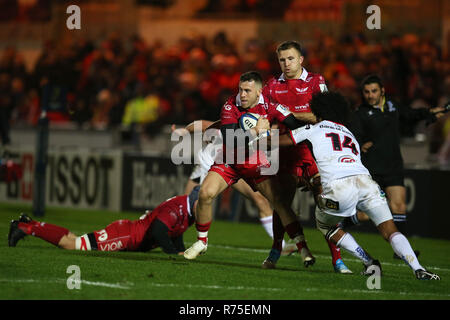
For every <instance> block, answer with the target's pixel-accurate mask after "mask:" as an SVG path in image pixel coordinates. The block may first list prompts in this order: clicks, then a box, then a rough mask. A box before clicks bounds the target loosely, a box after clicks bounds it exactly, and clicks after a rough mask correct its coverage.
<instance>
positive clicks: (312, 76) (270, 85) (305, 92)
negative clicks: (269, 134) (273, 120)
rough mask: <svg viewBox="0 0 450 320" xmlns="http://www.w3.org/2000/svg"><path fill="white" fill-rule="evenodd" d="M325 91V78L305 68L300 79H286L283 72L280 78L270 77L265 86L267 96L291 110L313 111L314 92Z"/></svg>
mask: <svg viewBox="0 0 450 320" xmlns="http://www.w3.org/2000/svg"><path fill="white" fill-rule="evenodd" d="M324 91H327V86H326V84H325V79H324V78H323V77H322V76H321V75H320V74H317V73H311V72H308V71H306V69H305V68H303V72H302V74H301V76H300V78H299V79H285V78H284V74H282V75H281V76H280V77H279V78H278V79H275V78H272V79H270V80H269V81H268V82H267V84H266V85H265V86H264V88H263V94H264V95H265V96H266V97H269V98H270V99H271V100H273V101H274V102H276V103H280V104H282V105H283V106H285V107H287V108H289V110H290V111H291V112H311V108H310V107H309V102H310V101H311V98H312V96H313V94H315V93H317V92H324Z"/></svg>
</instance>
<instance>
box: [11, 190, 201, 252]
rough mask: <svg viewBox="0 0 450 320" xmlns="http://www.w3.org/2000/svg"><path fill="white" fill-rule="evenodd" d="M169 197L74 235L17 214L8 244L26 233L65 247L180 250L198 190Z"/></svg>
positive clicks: (192, 216)
mask: <svg viewBox="0 0 450 320" xmlns="http://www.w3.org/2000/svg"><path fill="white" fill-rule="evenodd" d="M199 189H200V187H195V188H194V189H193V190H192V191H191V193H190V194H189V195H183V196H176V197H173V198H170V199H168V200H166V201H164V202H163V203H161V204H160V205H159V206H157V207H156V208H155V209H154V210H153V211H151V212H149V211H147V212H146V214H145V215H143V216H141V218H140V219H139V220H134V221H130V220H118V221H114V222H113V223H111V224H109V225H108V226H107V227H106V228H104V229H102V230H99V231H94V232H91V233H87V234H84V235H82V236H77V235H75V234H74V233H72V232H70V231H69V230H68V229H66V228H63V227H60V226H56V225H52V224H49V223H45V222H39V221H35V220H32V219H31V218H30V217H28V216H27V215H25V214H21V216H20V218H19V220H13V221H11V225H10V229H9V235H8V245H9V246H10V247H15V246H16V245H17V242H18V241H19V240H20V239H22V238H24V237H25V236H26V235H32V236H35V237H38V238H41V239H43V240H45V241H47V242H50V243H51V244H53V245H55V246H58V247H60V248H62V249H67V250H85V251H90V250H98V251H149V250H151V249H154V248H157V247H161V248H162V250H163V251H164V252H165V253H167V254H178V255H182V254H183V253H184V250H185V247H184V242H183V233H184V232H185V231H186V230H187V229H188V228H189V226H191V225H192V224H193V223H194V221H195V211H196V208H197V200H198V192H199Z"/></svg>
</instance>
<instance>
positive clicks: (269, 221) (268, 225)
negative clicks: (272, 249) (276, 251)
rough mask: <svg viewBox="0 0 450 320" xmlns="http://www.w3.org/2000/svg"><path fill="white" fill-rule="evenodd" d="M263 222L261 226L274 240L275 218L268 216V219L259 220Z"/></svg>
mask: <svg viewBox="0 0 450 320" xmlns="http://www.w3.org/2000/svg"><path fill="white" fill-rule="evenodd" d="M259 220H260V221H261V224H262V226H263V228H264V230H266V232H267V234H268V235H269V236H270V237H271V238H272V239H273V226H272V225H273V222H272V221H273V217H272V216H268V217H263V218H260V219H259Z"/></svg>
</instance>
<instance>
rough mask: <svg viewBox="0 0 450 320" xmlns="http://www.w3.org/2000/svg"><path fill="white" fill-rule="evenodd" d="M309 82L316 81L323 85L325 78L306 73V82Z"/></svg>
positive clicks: (317, 74)
mask: <svg viewBox="0 0 450 320" xmlns="http://www.w3.org/2000/svg"><path fill="white" fill-rule="evenodd" d="M309 81H318V82H319V83H324V82H325V78H324V77H323V75H321V74H320V73H315V72H309V71H308V76H307V77H306V82H309Z"/></svg>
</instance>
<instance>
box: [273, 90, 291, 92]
mask: <svg viewBox="0 0 450 320" xmlns="http://www.w3.org/2000/svg"><path fill="white" fill-rule="evenodd" d="M288 92H289V91H288V90H275V93H288Z"/></svg>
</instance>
